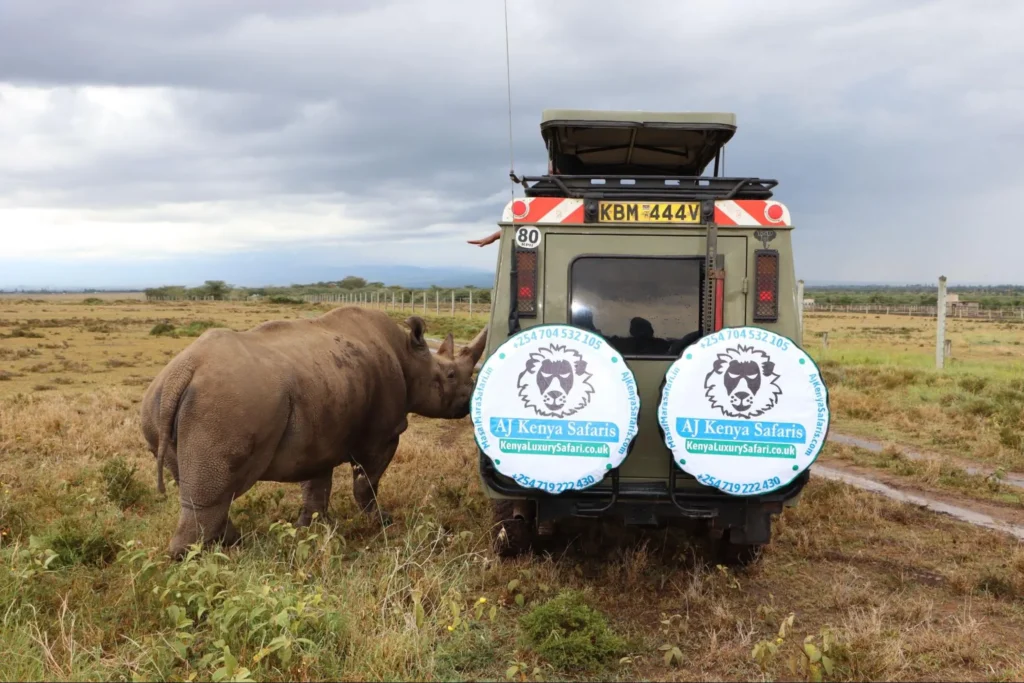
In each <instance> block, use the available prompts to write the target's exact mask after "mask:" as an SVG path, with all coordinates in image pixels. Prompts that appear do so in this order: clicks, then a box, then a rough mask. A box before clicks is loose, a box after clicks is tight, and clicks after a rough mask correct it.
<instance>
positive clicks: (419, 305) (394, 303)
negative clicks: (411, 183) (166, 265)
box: [146, 290, 493, 317]
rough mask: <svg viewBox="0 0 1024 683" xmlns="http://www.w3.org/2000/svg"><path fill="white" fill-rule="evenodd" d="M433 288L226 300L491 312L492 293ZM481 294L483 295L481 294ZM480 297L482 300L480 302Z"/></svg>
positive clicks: (208, 298)
mask: <svg viewBox="0 0 1024 683" xmlns="http://www.w3.org/2000/svg"><path fill="white" fill-rule="evenodd" d="M461 292H462V293H460V292H459V291H458V290H434V291H425V292H395V291H391V290H383V291H378V292H373V291H363V292H347V293H340V292H339V293H336V294H302V295H298V296H295V295H288V294H281V295H270V296H264V295H260V294H252V295H250V296H248V297H245V298H244V299H235V298H233V299H229V301H236V302H239V301H250V302H267V303H278V302H279V303H288V302H290V301H301V302H303V303H307V304H334V305H339V306H363V307H366V308H376V309H380V310H386V311H405V312H408V313H410V314H412V313H420V314H422V315H429V314H434V315H452V316H454V315H468V316H469V317H477V316H483V317H486V316H488V315H490V313H491V300H492V299H491V297H492V296H493V293H492V292H489V291H487V290H482V291H481V292H480V293H477V294H474V293H473V291H472V290H470V291H469V292H468V293H466V290H461ZM481 294H483V296H481ZM481 299H483V300H482V301H481ZM216 300H218V299H217V298H216V297H212V296H147V297H146V301H168V302H173V301H216Z"/></svg>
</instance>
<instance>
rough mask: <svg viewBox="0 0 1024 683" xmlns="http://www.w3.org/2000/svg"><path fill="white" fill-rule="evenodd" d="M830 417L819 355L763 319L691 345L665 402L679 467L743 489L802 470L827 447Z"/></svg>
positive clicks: (673, 370) (663, 413)
mask: <svg viewBox="0 0 1024 683" xmlns="http://www.w3.org/2000/svg"><path fill="white" fill-rule="evenodd" d="M829 419H830V416H829V406H828V391H827V389H826V387H825V384H824V382H823V381H822V379H821V374H820V372H819V371H818V367H817V365H815V363H814V361H813V360H811V358H810V356H808V355H807V354H806V353H804V351H803V350H802V349H801V348H800V347H799V346H797V345H796V344H795V343H794V342H793V341H792V340H790V339H788V338H786V337H783V336H780V335H777V334H774V333H773V332H769V331H767V330H764V329H761V328H757V327H734V328H726V329H724V330H721V331H719V332H715V333H712V334H709V335H706V336H704V337H702V338H701V339H700V340H698V341H697V342H695V343H694V344H692V345H691V346H689V347H687V348H686V349H685V350H684V351H683V354H682V355H681V356H680V357H679V359H678V360H676V361H675V362H674V363H673V364H672V365H671V366H670V367H669V369H668V372H667V373H666V376H665V383H664V386H663V388H662V393H661V403H660V404H659V406H658V422H659V424H660V425H661V430H662V433H663V435H664V438H665V445H667V446H668V448H669V450H671V451H672V456H673V457H674V458H675V461H676V463H677V464H678V465H679V467H680V468H681V469H682V470H683V471H685V472H687V473H689V474H691V475H693V476H694V477H696V479H697V480H698V481H700V482H701V483H703V484H705V485H707V486H713V487H715V488H717V489H719V490H721V491H724V492H726V493H730V494H734V495H738V496H748V495H760V494H764V493H766V492H770V491H773V490H775V489H779V488H781V487H783V486H785V485H787V484H789V483H790V482H791V481H793V479H795V478H796V477H797V476H799V474H800V473H801V472H803V471H804V470H806V469H807V468H808V467H809V466H810V465H811V463H813V462H814V460H815V459H816V458H817V457H818V453H819V452H821V448H822V446H823V445H824V443H825V437H826V435H827V433H828V426H829Z"/></svg>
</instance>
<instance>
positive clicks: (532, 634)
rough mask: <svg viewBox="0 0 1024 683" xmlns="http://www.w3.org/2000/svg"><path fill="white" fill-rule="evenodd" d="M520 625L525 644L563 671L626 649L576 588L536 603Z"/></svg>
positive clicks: (588, 665) (587, 666) (612, 656)
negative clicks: (538, 603)
mask: <svg viewBox="0 0 1024 683" xmlns="http://www.w3.org/2000/svg"><path fill="white" fill-rule="evenodd" d="M520 624H521V626H522V629H523V636H524V637H525V640H526V643H527V644H528V646H529V647H530V648H531V649H532V650H533V651H534V652H536V653H537V654H538V655H540V656H541V657H543V658H544V659H545V660H547V661H548V662H549V663H550V664H551V665H552V666H554V667H555V668H556V669H559V670H562V671H574V670H578V669H594V668H597V667H600V666H604V665H607V664H609V663H610V662H611V661H612V660H614V659H615V658H617V657H620V656H622V655H623V654H624V652H625V647H626V644H625V641H624V640H623V639H622V638H620V637H619V636H618V635H616V634H615V633H613V632H612V631H611V629H610V628H609V627H608V621H607V619H606V618H605V616H604V615H603V614H602V613H601V612H600V611H598V610H596V609H594V608H593V607H591V606H590V605H588V604H587V601H586V599H585V598H584V596H583V594H582V593H580V592H579V591H565V592H562V593H560V594H558V595H557V596H555V597H553V598H551V599H550V600H548V601H547V602H544V603H541V604H540V605H537V606H536V607H534V608H533V609H532V610H531V611H530V612H529V613H527V614H526V615H524V616H523V617H522V618H521V619H520Z"/></svg>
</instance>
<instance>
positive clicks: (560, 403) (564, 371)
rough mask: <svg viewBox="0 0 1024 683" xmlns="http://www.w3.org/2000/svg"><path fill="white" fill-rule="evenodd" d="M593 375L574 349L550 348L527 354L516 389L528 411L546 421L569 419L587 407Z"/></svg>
mask: <svg viewBox="0 0 1024 683" xmlns="http://www.w3.org/2000/svg"><path fill="white" fill-rule="evenodd" d="M592 376H593V375H592V374H591V373H589V372H587V361H585V360H583V356H581V355H580V353H579V352H578V351H576V350H575V349H570V348H567V347H565V346H558V345H555V344H552V345H551V346H548V347H547V348H542V349H538V350H537V351H534V352H533V353H531V354H530V357H529V358H528V359H527V361H526V369H525V370H523V371H522V372H521V373H520V374H519V380H518V381H517V382H516V386H517V387H518V388H519V398H520V399H522V401H523V405H525V406H526V407H527V408H533V410H534V412H536V413H537V414H538V415H543V416H545V417H568V416H570V415H573V414H575V413H577V412H579V411H580V410H582V409H583V408H585V407H586V406H587V404H589V403H590V397H591V396H592V395H593V394H594V387H593V386H592V385H591V384H590V378H591V377H592Z"/></svg>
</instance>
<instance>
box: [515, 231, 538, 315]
mask: <svg viewBox="0 0 1024 683" xmlns="http://www.w3.org/2000/svg"><path fill="white" fill-rule="evenodd" d="M513 254H514V255H513V258H515V260H516V307H517V310H518V311H519V315H522V316H535V315H537V250H536V249H520V248H519V247H516V246H514V247H513Z"/></svg>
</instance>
